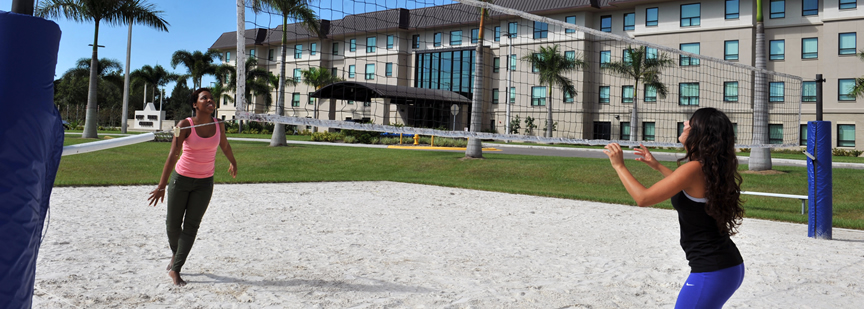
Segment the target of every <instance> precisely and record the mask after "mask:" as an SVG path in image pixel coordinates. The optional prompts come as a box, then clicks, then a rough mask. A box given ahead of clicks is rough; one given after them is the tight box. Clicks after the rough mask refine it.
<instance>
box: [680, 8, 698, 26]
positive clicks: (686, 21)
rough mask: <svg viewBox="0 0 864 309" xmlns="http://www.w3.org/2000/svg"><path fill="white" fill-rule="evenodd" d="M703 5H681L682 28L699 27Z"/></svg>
mask: <svg viewBox="0 0 864 309" xmlns="http://www.w3.org/2000/svg"><path fill="white" fill-rule="evenodd" d="M701 7H702V5H701V4H699V3H693V4H684V5H681V27H690V26H698V25H699V24H700V15H701V14H702V13H701Z"/></svg>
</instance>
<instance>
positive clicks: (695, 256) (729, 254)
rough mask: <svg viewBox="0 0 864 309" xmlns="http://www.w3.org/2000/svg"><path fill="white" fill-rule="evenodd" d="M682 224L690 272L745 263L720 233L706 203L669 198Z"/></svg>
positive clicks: (683, 247)
mask: <svg viewBox="0 0 864 309" xmlns="http://www.w3.org/2000/svg"><path fill="white" fill-rule="evenodd" d="M671 201H672V207H675V210H676V211H677V212H678V223H679V224H680V225H681V248H682V249H684V253H685V254H686V255H687V261H689V262H690V272H693V273H704V272H712V271H716V270H721V269H724V268H729V267H732V266H736V265H739V264H741V263H744V260H743V259H742V258H741V253H740V252H738V247H736V246H735V243H733V242H732V239H729V235H726V234H722V233H720V230H719V229H718V228H717V222H716V221H715V220H714V218H712V217H711V216H709V215H708V213H706V212H705V203H704V202H703V203H700V202H695V201H693V200H691V199H690V198H689V197H687V196H686V195H684V191H681V192H678V194H675V196H673V197H672V200H671Z"/></svg>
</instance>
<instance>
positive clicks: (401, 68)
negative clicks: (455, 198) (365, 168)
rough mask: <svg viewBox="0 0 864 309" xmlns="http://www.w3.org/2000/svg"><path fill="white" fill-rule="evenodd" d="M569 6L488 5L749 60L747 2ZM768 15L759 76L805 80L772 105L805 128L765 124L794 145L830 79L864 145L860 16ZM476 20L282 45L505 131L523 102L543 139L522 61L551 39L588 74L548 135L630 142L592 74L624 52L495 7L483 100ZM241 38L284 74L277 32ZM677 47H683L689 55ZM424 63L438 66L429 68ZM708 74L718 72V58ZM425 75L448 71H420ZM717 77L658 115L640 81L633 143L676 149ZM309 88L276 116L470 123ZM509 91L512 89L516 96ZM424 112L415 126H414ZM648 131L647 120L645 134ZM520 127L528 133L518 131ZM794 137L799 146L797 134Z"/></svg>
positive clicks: (744, 82)
mask: <svg viewBox="0 0 864 309" xmlns="http://www.w3.org/2000/svg"><path fill="white" fill-rule="evenodd" d="M564 2H567V3H562V1H550V0H538V1H516V0H500V1H497V2H496V4H497V5H501V6H504V7H509V8H514V9H518V10H523V11H526V12H530V13H532V14H535V15H540V16H544V17H547V18H550V19H554V20H558V21H563V22H566V23H572V24H576V25H578V26H582V27H586V28H591V29H595V30H599V31H603V32H609V33H612V34H616V35H621V36H624V37H629V38H633V39H636V40H640V41H646V42H650V43H653V44H657V45H662V46H666V47H669V48H673V49H682V50H685V51H689V52H692V48H693V46H696V49H697V50H698V52H696V53H697V54H699V55H704V56H708V57H713V58H717V59H721V60H724V61H728V62H729V63H738V64H743V65H748V66H754V65H755V64H756V59H755V58H756V53H755V48H756V47H755V46H756V16H755V11H756V3H755V1H753V0H737V1H727V0H711V1H617V2H616V1H599V2H594V3H592V1H572V3H571V1H564ZM763 21H764V26H765V48H766V51H765V55H766V58H767V62H766V69H768V70H771V71H776V72H781V73H786V74H790V75H795V76H801V77H802V78H803V79H804V83H803V84H799V83H797V81H796V82H791V81H787V82H786V90H785V93H783V96H785V99H782V98H781V99H780V101H782V102H781V103H782V104H788V105H791V104H796V105H797V104H799V103H798V102H800V104H801V110H800V111H801V116H800V117H801V118H800V121H799V119H798V118H797V115H796V116H795V118H794V122H790V121H789V119H790V118H789V117H792V116H790V115H785V116H782V117H785V118H782V117H781V116H779V115H775V114H773V113H774V111H781V110H783V111H786V113H788V111H789V110H794V111H795V113H797V106H792V107H790V106H788V105H784V106H782V109H781V108H780V107H781V105H780V103H778V102H773V101H772V103H770V105H771V109H770V110H771V111H772V115H771V117H772V118H771V123H772V124H775V123H776V126H777V127H776V128H777V129H778V130H780V131H779V132H785V133H786V134H785V138H784V140H783V141H782V142H783V143H789V140H788V139H789V136H798V133H799V132H806V122H807V121H811V120H815V117H816V116H815V111H816V108H815V102H814V101H815V99H814V96H815V93H813V92H815V82H814V80H815V76H816V74H822V75H823V78H824V79H825V82H824V84H823V103H824V105H823V106H824V119H825V120H827V121H831V122H832V125H833V131H832V132H833V133H832V134H833V137H832V141H833V143H834V147H839V148H858V149H864V104H862V102H864V98H861V97H858V98H855V97H851V96H849V95H848V91H849V90H850V88H849V86H850V85H852V84H854V82H855V78H858V77H861V76H864V61H862V60H861V59H860V58H859V57H858V56H857V55H856V53H857V52H859V50H860V49H862V48H860V42H861V39H860V35H859V34H858V32H859V31H858V29H864V8H861V7H860V6H859V4H858V3H857V1H854V0H822V1H820V0H815V1H813V0H791V1H771V0H765V1H764V2H763ZM478 23H479V12H478V11H477V9H476V8H471V7H467V6H464V5H461V4H455V5H444V6H436V7H429V8H422V9H411V10H407V9H391V10H386V11H378V12H371V13H364V14H356V15H349V16H346V17H345V18H343V19H340V20H334V21H324V22H323V23H322V29H321V35H320V36H316V35H311V34H310V33H309V31H308V30H306V29H303V28H302V27H299V26H298V25H293V24H292V25H289V26H288V28H287V30H286V32H287V33H288V37H289V42H288V44H287V57H286V58H287V59H286V62H287V69H286V75H287V76H288V77H295V76H296V75H297V74H299V72H300V71H301V70H305V69H308V68H309V67H313V66H314V67H321V68H327V69H329V70H331V71H333V72H334V73H336V75H337V76H339V77H341V78H343V79H344V80H346V81H353V82H363V83H376V84H387V85H399V86H405V87H418V88H433V89H445V90H450V91H455V92H457V93H460V94H464V95H466V96H468V97H472V96H479V98H480V99H481V102H482V115H483V120H482V122H481V123H482V128H481V129H482V130H483V131H492V132H500V133H505V131H506V129H505V128H506V127H507V121H506V119H507V112H506V107H507V104H504V103H505V102H506V101H507V100H511V102H513V104H512V105H511V107H515V106H521V107H519V108H518V109H514V110H513V111H511V115H510V116H511V117H510V118H512V116H513V113H518V115H519V116H520V117H522V118H523V119H524V118H525V117H527V116H530V117H532V118H533V119H537V122H536V123H537V124H538V128H537V129H536V130H534V132H532V133H531V134H534V135H539V136H542V135H543V128H544V127H545V125H546V117H547V116H546V115H547V114H546V106H545V104H543V105H540V104H534V103H536V102H538V100H536V98H537V97H536V95H535V94H536V93H537V92H538V88H537V87H540V86H542V85H539V84H538V83H537V82H536V80H537V74H536V73H535V72H532V70H531V68H530V65H529V64H527V63H526V62H524V61H522V58H523V57H524V56H526V55H530V54H531V53H532V51H535V50H537V49H538V48H539V47H540V46H547V47H550V46H554V45H558V46H559V47H560V52H562V53H563V52H567V51H572V52H575V53H576V54H578V55H580V56H584V57H585V58H584V59H585V61H586V63H587V66H588V67H589V68H590V69H584V70H581V71H577V72H574V73H572V74H571V77H570V78H571V80H573V82H574V86H575V88H576V91H577V94H576V95H575V96H573V98H572V99H569V98H564V94H563V91H562V90H561V89H558V88H557V87H553V91H552V92H551V93H552V97H551V99H549V101H548V103H549V104H552V105H551V106H552V107H553V113H554V116H553V120H554V121H555V122H558V120H559V119H560V120H561V123H558V124H557V126H556V131H555V132H554V136H555V137H565V138H575V139H581V138H585V139H592V138H603V139H624V138H625V137H627V136H626V133H627V132H629V131H628V130H627V128H628V126H629V117H630V116H629V114H628V113H627V112H626V111H628V110H629V108H630V107H629V106H632V105H628V102H625V101H626V99H627V97H628V94H627V91H628V90H627V89H626V87H625V86H626V84H627V81H626V79H623V78H620V77H614V76H611V75H609V74H608V73H606V72H604V71H603V70H602V68H601V65H602V64H601V63H602V62H603V59H601V58H602V57H604V54H603V52H611V54H612V57H613V61H614V59H616V58H620V57H621V55H622V51H621V48H622V47H626V46H628V45H627V44H625V43H622V42H610V41H608V40H603V39H601V38H598V37H595V36H592V35H589V34H585V33H583V32H579V31H575V32H572V33H571V32H567V31H566V30H565V29H563V28H561V27H558V26H557V25H555V24H549V25H547V27H548V28H546V29H545V33H543V34H542V35H541V36H540V37H538V34H537V33H538V30H537V28H538V26H537V25H538V24H536V23H534V21H530V20H525V19H522V18H519V17H515V16H512V15H507V14H501V13H497V12H493V13H492V14H491V16H489V17H488V18H487V23H486V26H485V29H484V30H485V32H484V40H483V45H484V47H483V49H482V52H481V54H480V55H479V57H482V60H483V63H484V69H483V72H482V74H483V84H481V85H479V86H480V87H479V89H481V90H480V91H479V93H473V92H474V91H475V90H474V85H473V78H471V76H473V75H474V74H476V73H477V72H475V69H474V68H473V63H474V60H476V59H475V58H476V57H477V55H474V53H475V49H476V44H477V43H475V40H474V39H476V37H477V36H478V35H477V32H476V31H477V30H475V29H477V28H478ZM514 23H515V30H516V31H515V32H516V35H515V36H513V37H509V36H508V35H507V34H508V33H510V32H511V29H514V28H512V26H511V25H512V24H514ZM246 34H247V44H246V48H247V51H248V53H249V55H250V56H252V55H253V53H254V57H255V58H256V59H258V64H259V67H260V68H262V69H265V70H268V71H270V72H273V73H274V74H279V65H278V63H279V58H280V53H281V49H280V45H281V42H280V39H281V35H282V27H281V26H280V27H277V28H275V29H253V30H247V33H246ZM235 38H236V34H235V33H234V32H226V33H224V34H222V36H221V37H220V38H219V39H218V40H217V41H216V42H215V43H214V44H213V46H211V49H215V50H219V51H221V52H222V53H223V54H225V55H228V54H233V53H235V50H236V45H235ZM685 46H687V48H690V49H689V50H688V49H685ZM732 47H734V49H735V50H734V52H733V51H732V50H731V49H733V48H732ZM253 50H254V52H252V51H253ZM514 54H515V55H516V58H517V61H516V70H508V69H509V66H510V65H511V63H510V61H511V60H512V59H511V57H510V55H514ZM671 56H672V59H673V60H674V61H675V64H676V68H672V69H671V70H673V71H675V72H680V73H675V74H679V76H675V80H670V81H669V85H668V87H669V88H670V90H674V91H672V92H674V93H676V95H675V96H672V97H671V98H667V100H669V101H672V102H676V101H678V102H680V101H679V96H680V94H677V92H678V90H679V89H683V88H679V85H680V84H681V83H686V82H687V81H679V80H678V79H682V78H683V79H686V78H688V77H687V76H688V75H686V73H687V70H689V68H687V67H681V64H682V62H681V61H684V60H681V59H680V56H678V55H671ZM235 58H236V57H225V58H223V60H225V61H226V63H233V62H234V60H235ZM457 58H458V59H457ZM466 58H467V59H470V60H469V61H468V62H467V63H466V62H465V61H464V60H465V59H466ZM430 60H432V61H431V62H432V63H433V65H436V64H437V65H438V66H439V67H437V68H436V67H434V66H428V67H425V66H427V65H428V64H429V63H430ZM443 66H446V68H445V67H443ZM702 67H703V70H704V69H706V68H710V66H708V62H707V61H704V60H703V63H702ZM717 68H724V67H722V64H719V65H717ZM430 69H432V70H433V71H434V72H444V73H445V74H440V75H434V76H433V75H431V74H424V73H428V72H429V70H430ZM718 70H720V69H718ZM730 71H731V69H730ZM694 74H697V73H694ZM722 74H723V73H716V74H712V75H705V74H701V75H697V76H698V77H694V80H693V81H692V82H693V83H694V84H697V83H699V82H700V80H698V79H702V80H701V83H702V84H701V86H702V89H701V91H702V93H703V94H702V96H704V97H703V98H701V101H698V102H700V104H698V105H697V106H681V105H680V104H668V107H663V106H661V104H656V102H652V101H646V97H647V96H648V95H647V94H645V93H643V92H642V91H643V89H644V87H643V86H642V85H638V90H637V94H636V96H637V104H639V106H640V108H642V107H643V106H644V108H645V109H646V110H645V112H644V113H643V114H640V120H639V133H638V134H639V135H642V136H640V138H645V136H644V134H646V132H647V131H649V130H650V132H653V134H654V135H656V137H657V139H656V140H657V141H660V142H675V140H674V138H675V136H677V132H676V130H678V129H679V127H680V125H681V122H683V120H686V117H687V115H689V113H692V111H693V110H695V108H698V107H700V106H710V104H709V103H707V102H706V101H708V100H706V98H709V94H713V95H716V96H717V97H718V98H719V100H721V101H722V100H723V98H724V95H728V94H727V93H724V90H723V89H721V88H722V87H725V85H726V84H725V83H724V81H723V80H721V79H725V78H726V77H724V76H723V75H722ZM735 74H739V75H743V74H744V73H735ZM746 74H749V73H746ZM681 76H684V77H681ZM747 76H749V77H742V78H738V79H737V80H736V81H737V83H739V84H738V86H736V92H740V94H741V95H740V96H739V97H738V98H740V99H738V98H736V100H735V101H734V104H739V105H740V106H738V107H729V108H730V110H735V111H740V112H735V113H731V114H730V118H732V120H733V122H734V123H736V124H737V125H738V126H739V127H741V128H744V127H750V123H751V122H752V103H753V102H752V95H750V94H748V93H749V92H752V91H754V90H753V83H754V78H753V77H752V76H750V75H747ZM705 79H715V80H710V81H706V80H705ZM769 81H775V82H777V81H779V79H777V80H771V79H770V78H769ZM604 85H606V86H604ZM717 85H720V86H717ZM603 87H606V88H603ZM622 87H625V88H622ZM681 87H683V86H681ZM510 88H515V89H512V90H511V89H510ZM714 88H717V89H714ZM544 89H545V88H544ZM622 89H623V90H622ZM508 90H509V91H508ZM315 91H316V89H314V88H313V87H311V86H308V85H305V84H303V83H302V82H301V83H300V84H298V85H297V86H288V87H287V88H286V98H285V114H286V115H288V116H296V117H313V118H319V119H328V117H331V116H330V115H335V116H332V117H333V118H334V119H336V120H363V119H367V120H373V119H374V120H375V121H376V123H382V122H383V120H384V119H386V120H387V121H386V123H384V124H405V125H417V126H424V127H433V128H443V129H458V130H461V129H464V128H465V127H467V126H468V122H469V121H468V119H469V112H470V111H469V110H470V106H460V112H459V114H458V115H457V116H456V117H451V116H450V114H449V110H450V106H440V107H429V108H430V109H429V110H428V111H427V110H425V109H424V110H423V111H422V112H421V111H420V110H421V107H419V106H418V107H416V108H413V107H411V106H405V105H397V104H390V102H389V100H386V99H375V100H370V102H353V101H346V100H338V102H334V103H335V104H331V103H330V102H329V100H328V99H320V101H322V102H319V99H314V98H311V97H310V94H311V93H313V92H315ZM622 91H623V92H622ZM682 91H683V90H682ZM509 93H513V94H515V95H513V96H512V98H511V97H510V96H509ZM270 95H272V97H273V104H272V105H271V106H270V107H269V108H266V107H264V105H263V104H262V102H264V100H263V95H258V96H255V97H254V98H253V99H252V102H250V105H252V106H254V108H255V109H254V110H255V111H256V112H261V113H275V105H276V103H275V102H276V92H275V91H274V92H273V93H271V94H270ZM604 95H605V97H604ZM736 95H737V93H736ZM772 95H773V93H772ZM544 99H545V97H544ZM772 100H773V97H772ZM514 101H515V102H514ZM616 101H620V102H616ZM541 102H543V101H541ZM726 104H727V105H724V106H737V105H730V104H733V103H730V102H726ZM385 105H386V106H385ZM331 109H332V113H331ZM511 109H513V108H511ZM234 113H235V108H234V106H233V104H231V103H228V102H222V103H221V104H220V109H219V111H218V116H219V117H221V118H224V119H231V118H232V117H233V116H234ZM421 114H422V115H421ZM774 117H777V118H776V119H775V118H774ZM420 118H422V119H421V120H422V121H420V120H417V119H420ZM645 123H649V124H652V126H651V127H645ZM523 127H524V125H523ZM773 128H774V127H772V130H773ZM523 129H524V128H523ZM742 130H743V129H742ZM634 131H635V130H634ZM796 131H797V132H796ZM772 132H773V131H772ZM519 133H520V134H527V133H526V132H525V131H524V130H523V131H520V132H519ZM741 133H742V134H749V133H746V132H743V131H742V132H741ZM651 138H652V139H653V138H654V137H651ZM801 139H802V141H801V142H803V140H804V139H803V137H802V138H801Z"/></svg>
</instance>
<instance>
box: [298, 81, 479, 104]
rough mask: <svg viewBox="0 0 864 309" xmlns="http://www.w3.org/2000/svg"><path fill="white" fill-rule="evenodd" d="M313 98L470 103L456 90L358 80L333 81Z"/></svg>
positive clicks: (316, 92)
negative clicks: (361, 81)
mask: <svg viewBox="0 0 864 309" xmlns="http://www.w3.org/2000/svg"><path fill="white" fill-rule="evenodd" d="M311 97H313V98H322V99H337V100H351V101H360V102H369V101H371V100H372V99H374V98H385V99H390V103H392V104H407V105H414V104H415V103H418V102H424V103H432V102H436V103H437V102H440V103H453V104H471V100H469V99H468V98H466V97H465V96H463V95H461V94H458V93H456V92H452V91H447V90H439V89H424V88H414V87H408V86H396V85H384V84H371V83H360V82H338V83H333V84H330V85H327V86H324V87H323V88H321V89H319V90H318V91H315V92H314V93H312V94H311Z"/></svg>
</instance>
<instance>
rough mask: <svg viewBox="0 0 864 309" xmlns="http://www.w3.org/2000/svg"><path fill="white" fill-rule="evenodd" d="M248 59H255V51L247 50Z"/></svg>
mask: <svg viewBox="0 0 864 309" xmlns="http://www.w3.org/2000/svg"><path fill="white" fill-rule="evenodd" d="M249 58H252V59H255V50H254V49H250V50H249Z"/></svg>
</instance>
